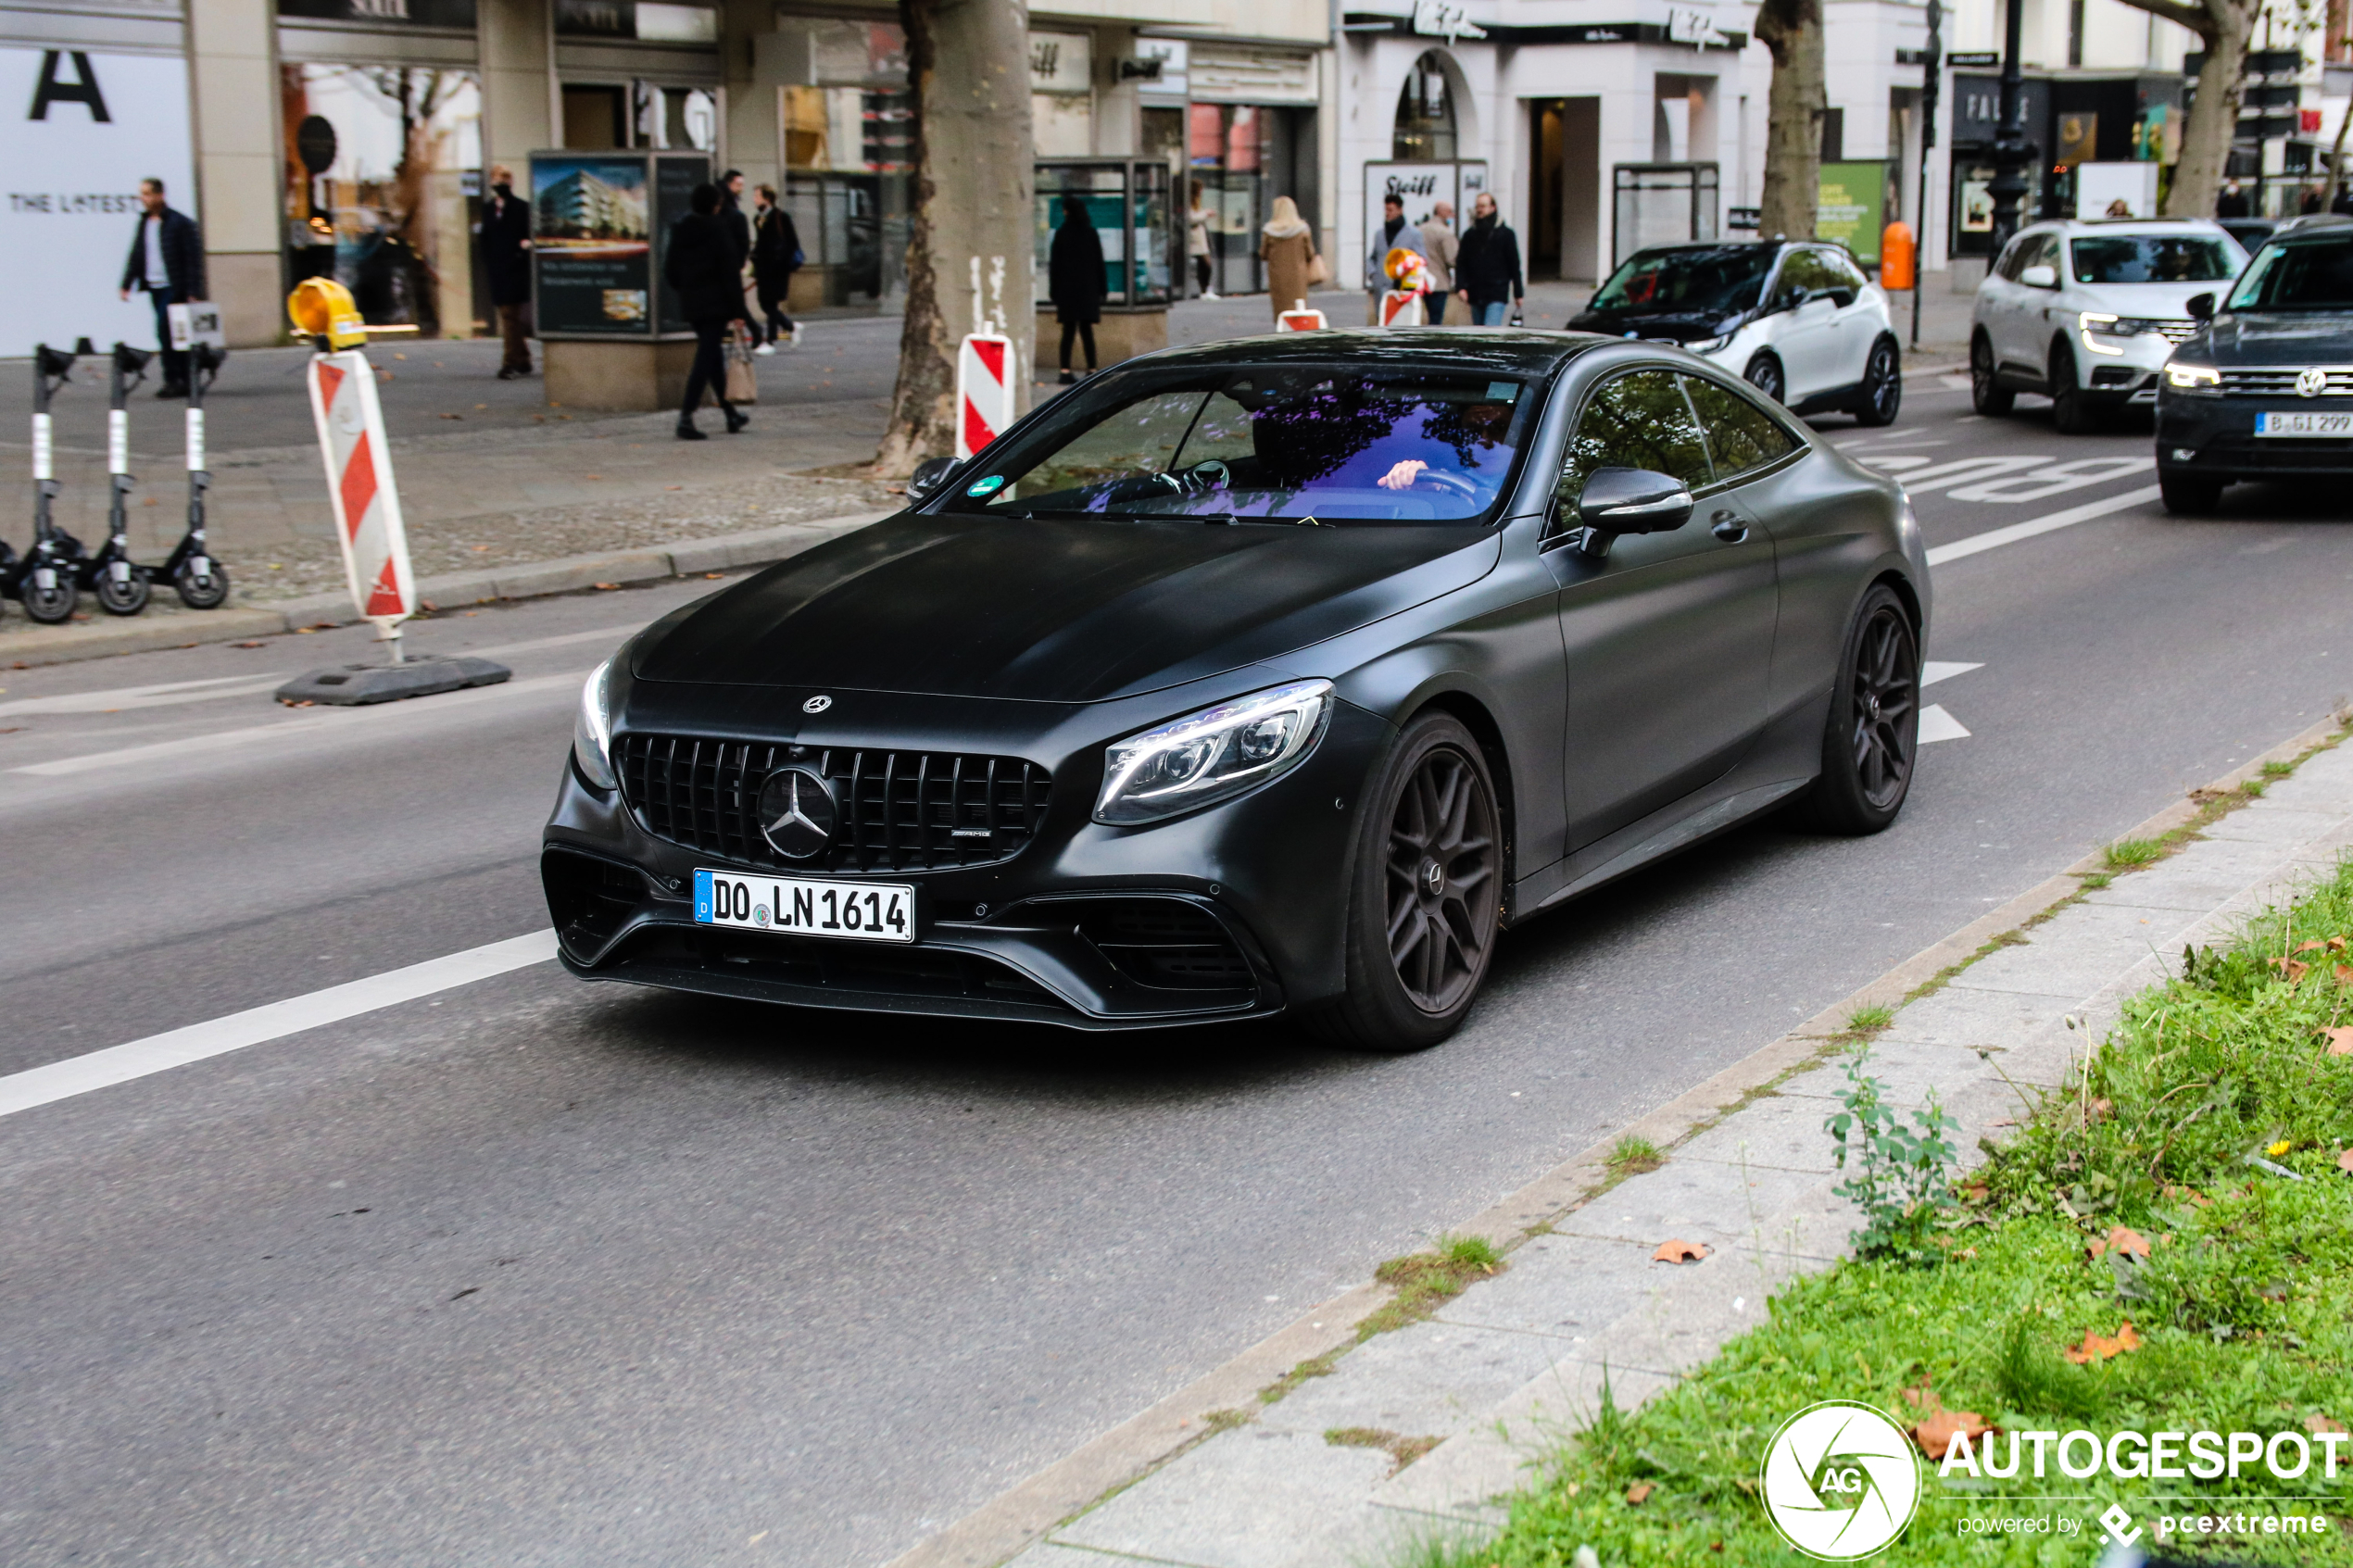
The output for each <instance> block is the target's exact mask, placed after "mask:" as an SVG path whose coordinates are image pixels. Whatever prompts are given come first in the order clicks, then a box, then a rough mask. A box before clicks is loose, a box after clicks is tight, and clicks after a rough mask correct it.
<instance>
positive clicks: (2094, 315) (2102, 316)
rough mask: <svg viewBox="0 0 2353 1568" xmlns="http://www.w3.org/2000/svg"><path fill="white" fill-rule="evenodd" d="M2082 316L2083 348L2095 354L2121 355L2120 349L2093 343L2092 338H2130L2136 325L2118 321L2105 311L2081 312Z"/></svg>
mask: <svg viewBox="0 0 2353 1568" xmlns="http://www.w3.org/2000/svg"><path fill="white" fill-rule="evenodd" d="M2135 326H2136V323H2133V322H2130V321H2120V320H2117V318H2116V317H2115V316H2114V315H2113V314H2112V313H2110V312H2108V311H2105V310H2086V311H2083V312H2082V338H2083V346H2084V347H2086V348H2088V349H2090V350H2091V351H2092V352H2093V353H2095V354H2121V353H2123V352H2124V350H2122V349H2121V348H2117V347H2113V346H2111V345H2108V344H2105V343H2098V342H2095V341H2094V336H2095V334H2097V336H2099V337H2131V336H2132V335H2133V332H2134V329H2135Z"/></svg>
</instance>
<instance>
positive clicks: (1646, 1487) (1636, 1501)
mask: <svg viewBox="0 0 2353 1568" xmlns="http://www.w3.org/2000/svg"><path fill="white" fill-rule="evenodd" d="M1656 1490H1658V1488H1657V1487H1656V1486H1653V1485H1652V1484H1651V1483H1650V1482H1648V1481H1637V1482H1635V1483H1634V1484H1633V1485H1632V1486H1629V1487H1627V1488H1626V1500H1627V1502H1628V1503H1629V1505H1631V1506H1633V1507H1636V1508H1639V1507H1641V1506H1642V1499H1644V1498H1646V1497H1649V1496H1650V1495H1651V1494H1652V1493H1653V1492H1655V1491H1656Z"/></svg>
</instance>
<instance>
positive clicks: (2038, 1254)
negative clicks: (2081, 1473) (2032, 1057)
mask: <svg viewBox="0 0 2353 1568" xmlns="http://www.w3.org/2000/svg"><path fill="white" fill-rule="evenodd" d="M2340 966H2342V967H2340ZM2349 1021H2353V863H2348V864H2347V865H2345V866H2341V867H2340V868H2339V869H2338V871H2337V872H2336V873H2335V874H2334V876H2333V877H2332V878H2331V879H2330V880H2329V881H2327V882H2326V883H2324V884H2321V885H2320V886H2318V887H2316V888H2314V889H2312V890H2311V891H2309V893H2308V894H2307V895H2306V896H2305V897H2302V898H2300V899H2299V900H2297V901H2296V903H2295V904H2294V905H2292V906H2291V907H2289V908H2287V909H2276V910H2273V911H2271V912H2270V913H2269V914H2267V915H2265V916H2263V917H2262V918H2260V919H2258V920H2256V921H2254V922H2250V924H2249V925H2248V926H2247V927H2246V930H2245V932H2244V933H2243V935H2241V937H2240V938H2239V940H2237V941H2236V942H2234V943H2233V944H2232V945H2231V946H2230V947H2228V948H2227V949H2225V950H2223V951H2220V952H2217V951H2214V950H2212V949H2203V950H2200V951H2197V952H2194V953H2188V954H2185V956H2184V962H2183V973H2182V975H2181V976H2180V977H2179V978H2177V979H2175V980H2172V981H2170V982H2168V983H2166V984H2164V985H2158V986H2154V987H2152V988H2150V989H2149V990H2147V991H2145V992H2144V993H2143V994H2142V995H2141V996H2139V997H2136V998H2134V1000H2133V1002H2132V1003H2131V1004H2130V1005H2129V1006H2128V1007H2127V1009H2126V1010H2125V1013H2124V1017H2123V1020H2122V1022H2120V1024H2119V1025H2118V1027H2117V1029H2116V1031H2115V1033H2114V1034H2113V1035H2111V1036H2110V1037H2109V1039H2108V1042H2107V1043H2106V1045H2105V1046H2104V1047H2103V1048H2102V1049H2101V1050H2100V1051H2099V1052H2098V1053H2096V1054H2095V1056H2094V1057H2093V1059H2092V1060H2091V1061H2090V1062H2089V1063H2088V1064H2087V1065H2086V1066H2085V1068H2084V1069H2083V1071H2082V1073H2081V1074H2080V1076H2079V1078H2078V1079H2077V1080H2076V1081H2075V1082H2073V1083H2071V1084H2070V1085H2068V1086H2067V1088H2066V1089H2065V1090H2064V1091H2063V1092H2059V1093H2055V1094H2053V1095H2051V1096H2049V1097H2047V1098H2045V1100H2044V1102H2043V1103H2042V1105H2041V1106H2040V1108H2039V1109H2038V1110H2037V1111H2036V1113H2035V1114H2034V1116H2033V1117H2032V1119H2031V1120H2030V1121H2029V1123H2028V1124H2027V1125H2026V1126H2025V1127H2024V1128H2022V1129H2021V1130H2020V1133H2019V1134H2018V1135H2016V1136H2015V1137H2014V1138H2013V1139H2012V1140H2011V1141H2010V1142H2009V1143H2008V1144H2007V1145H2006V1146H2004V1147H2003V1148H2000V1149H1999V1150H1998V1151H1996V1152H1995V1153H1994V1155H1993V1157H1992V1159H1991V1161H1990V1162H1989V1163H1988V1164H1987V1165H1985V1166H1984V1167H1982V1168H1981V1169H1980V1170H1978V1171H1976V1172H1974V1173H1970V1174H1969V1176H1968V1177H1966V1178H1965V1179H1964V1180H1963V1181H1962V1182H1961V1184H1960V1185H1959V1188H1958V1190H1957V1197H1956V1198H1955V1200H1954V1202H1953V1205H1952V1208H1951V1209H1950V1210H1949V1211H1948V1212H1947V1213H1945V1214H1944V1215H1943V1216H1942V1218H1941V1221H1940V1224H1939V1227H1938V1230H1937V1233H1936V1238H1935V1239H1936V1246H1935V1247H1934V1248H1932V1249H1931V1251H1932V1255H1933V1258H1934V1261H1931V1262H1927V1263H1916V1262H1905V1261H1897V1260H1894V1259H1890V1258H1856V1259H1850V1260H1848V1261H1843V1262H1841V1263H1840V1264H1838V1265H1836V1266H1835V1267H1833V1268H1831V1270H1830V1271H1829V1272H1827V1273H1821V1274H1816V1275H1812V1276H1809V1277H1806V1278H1804V1279H1801V1280H1799V1281H1796V1282H1795V1283H1793V1285H1792V1286H1789V1287H1788V1288H1787V1289H1786V1290H1785V1291H1784V1292H1783V1293H1782V1294H1781V1295H1780V1296H1779V1297H1777V1298H1774V1299H1773V1301H1772V1303H1771V1311H1770V1321H1769V1322H1768V1323H1766V1324H1765V1325H1764V1326H1761V1327H1759V1328H1757V1329H1755V1330H1753V1331H1751V1332H1750V1333H1748V1334H1746V1335H1744V1336H1741V1337H1740V1338H1738V1339H1735V1340H1733V1341H1731V1342H1730V1343H1729V1344H1727V1345H1726V1346H1725V1347H1724V1348H1722V1350H1721V1351H1720V1352H1719V1353H1718V1355H1717V1356H1716V1358H1715V1359H1714V1360H1713V1361H1709V1362H1708V1363H1707V1364H1705V1366H1703V1367H1701V1368H1700V1369H1699V1370H1697V1371H1696V1372H1694V1373H1692V1374H1691V1375H1689V1376H1688V1377H1686V1378H1685V1379H1684V1380H1683V1381H1682V1382H1680V1384H1678V1385H1677V1386H1674V1387H1672V1388H1670V1389H1667V1390H1666V1391H1664V1392H1662V1393H1661V1394H1659V1395H1658V1396H1657V1397H1656V1398H1655V1399H1653V1400H1651V1401H1650V1402H1649V1403H1648V1404H1646V1405H1644V1406H1643V1407H1642V1408H1641V1409H1640V1410H1638V1411H1622V1410H1619V1409H1617V1408H1616V1407H1615V1406H1614V1405H1613V1404H1611V1403H1610V1402H1608V1401H1607V1400H1606V1399H1605V1400H1604V1404H1603V1407H1602V1409H1601V1411H1600V1412H1599V1413H1598V1415H1597V1416H1596V1417H1595V1419H1593V1420H1592V1422H1591V1423H1590V1424H1588V1425H1587V1426H1586V1427H1585V1428H1584V1429H1583V1430H1582V1431H1580V1432H1579V1433H1577V1434H1576V1435H1575V1436H1574V1438H1573V1439H1572V1440H1570V1441H1567V1442H1566V1443H1565V1444H1564V1445H1563V1447H1562V1448H1561V1449H1560V1450H1559V1451H1558V1452H1557V1454H1556V1455H1554V1459H1553V1461H1552V1463H1551V1465H1550V1468H1549V1473H1548V1474H1547V1476H1546V1479H1545V1480H1544V1481H1543V1482H1542V1483H1541V1484H1540V1485H1538V1486H1534V1487H1532V1488H1531V1489H1529V1490H1528V1491H1526V1492H1523V1493H1521V1494H1519V1495H1518V1496H1517V1497H1516V1498H1515V1499H1513V1501H1512V1506H1511V1513H1510V1522H1509V1524H1508V1525H1507V1526H1506V1528H1505V1529H1504V1533H1503V1535H1502V1536H1501V1537H1499V1538H1497V1539H1495V1540H1494V1541H1492V1542H1490V1543H1488V1544H1486V1545H1483V1546H1478V1547H1476V1548H1466V1547H1459V1546H1448V1545H1446V1544H1443V1543H1431V1544H1429V1545H1427V1546H1426V1547H1424V1548H1422V1549H1420V1550H1419V1551H1418V1553H1417V1554H1416V1556H1415V1557H1413V1558H1412V1559H1411V1561H1412V1562H1414V1563H1416V1564H1417V1565H1419V1568H1487V1565H1494V1568H1571V1565H1572V1564H1577V1563H1579V1562H1580V1561H1582V1562H1599V1563H1600V1564H1602V1565H1603V1568H1617V1565H1620V1564H1644V1565H1648V1564H1669V1563H1675V1564H1680V1563H1693V1562H1737V1563H1781V1562H1790V1563H1795V1562H1804V1561H1806V1560H1805V1559H1804V1558H1802V1557H1800V1556H1799V1555H1798V1554H1797V1553H1796V1552H1795V1551H1793V1549H1790V1548H1789V1547H1788V1546H1787V1545H1785V1544H1784V1543H1783V1542H1782V1541H1781V1539H1780V1537H1779V1536H1778V1535H1777V1534H1776V1533H1775V1531H1774V1530H1773V1528H1772V1526H1771V1524H1769V1523H1768V1520H1767V1518H1766V1516H1765V1512H1764V1510H1763V1508H1762V1507H1761V1506H1760V1504H1759V1502H1758V1500H1757V1496H1756V1494H1757V1489H1758V1483H1757V1477H1758V1474H1759V1468H1760V1464H1761V1461H1762V1459H1763V1455H1764V1451H1765V1448H1766V1445H1767V1444H1768V1442H1769V1440H1770V1439H1771V1437H1772V1435H1773V1433H1774V1432H1775V1431H1776V1430H1777V1429H1778V1428H1779V1426H1780V1424H1781V1423H1782V1422H1783V1421H1785V1420H1786V1419H1787V1418H1788V1417H1790V1416H1791V1415H1793V1414H1794V1413H1796V1412H1797V1411H1799V1410H1801V1409H1803V1408H1804V1407H1806V1406H1807V1405H1809V1404H1812V1403H1815V1402H1816V1401H1818V1400H1821V1399H1860V1400H1864V1401H1867V1402H1869V1403H1871V1404H1875V1405H1878V1406H1879V1407H1880V1408H1881V1409H1882V1410H1885V1411H1888V1412H1889V1413H1890V1414H1892V1415H1894V1416H1896V1417H1897V1419H1898V1420H1899V1421H1903V1422H1906V1423H1909V1422H1912V1421H1916V1420H1918V1421H1926V1420H1928V1419H1930V1418H1931V1417H1932V1416H1934V1415H1935V1414H1936V1413H1937V1412H1938V1411H1945V1412H1971V1413H1973V1414H1974V1415H1976V1416H1977V1417H1979V1418H1980V1419H1982V1422H1984V1423H1988V1424H1992V1425H1993V1426H1994V1427H1995V1428H1997V1429H1999V1430H2003V1431H2032V1430H2043V1429H2050V1428H2057V1430H2059V1431H2062V1432H2065V1431H2069V1430H2071V1429H2075V1428H2079V1427H2081V1428H2085V1429H2089V1430H2093V1431H2095V1432H2097V1433H2100V1434H2102V1435H2105V1434H2107V1433H2110V1432H2114V1431H2119V1430H2128V1429H2129V1430H2133V1431H2138V1432H2142V1433H2154V1432H2160V1431H2164V1432H2198V1431H2214V1432H2223V1433H2229V1432H2233V1431H2237V1432H2251V1433H2256V1434H2259V1435H2262V1436H2265V1437H2266V1439H2267V1440H2268V1438H2269V1437H2270V1436H2271V1435H2272V1434H2278V1433H2290V1432H2293V1433H2296V1434H2298V1435H2301V1436H2306V1437H2313V1436H2317V1435H2319V1434H2322V1433H2326V1432H2341V1431H2343V1430H2345V1428H2346V1426H2347V1424H2353V1022H2349ZM2332 1031H2334V1033H2332ZM2125 1323H2130V1324H2132V1325H2133V1332H2132V1333H2130V1334H2126V1333H2124V1332H2123V1331H2122V1327H2121V1325H2123V1324H2125ZM2087 1336H2094V1337H2087ZM2120 1343H2121V1344H2122V1345H2123V1346H2124V1347H2125V1348H2121V1349H2103V1350H2100V1351H2092V1348H2093V1347H2094V1346H2095V1345H2102V1344H2104V1345H2105V1346H2108V1347H2113V1346H2116V1345H2118V1344H2120ZM2070 1349H2073V1350H2075V1351H2076V1358H2070V1355H2069V1354H2068V1352H2069V1351H2070ZM2087 1351H2092V1353H2089V1354H2088V1355H2087V1354H2086V1352H2087ZM2313 1451H2314V1454H2315V1460H2314V1463H2313V1465H2312V1467H2311V1469H2310V1471H2309V1473H2308V1474H2306V1475H2305V1476H2304V1477H2303V1478H2301V1479H2300V1480H2297V1481H2294V1482H2283V1481H2279V1480H2276V1479H2274V1478H2273V1477H2272V1476H2271V1474H2269V1472H2268V1471H2266V1470H2265V1469H2264V1468H2263V1467H2261V1466H2260V1465H2254V1466H2250V1467H2249V1468H2247V1469H2246V1470H2245V1471H2243V1472H2242V1473H2241V1474H2239V1475H2238V1476H2237V1477H2236V1478H2235V1479H2229V1478H2220V1479H2216V1480H2213V1481H2200V1480H2196V1479H2183V1480H2181V1481H2157V1482H2151V1481H2117V1480H2112V1479H2110V1478H2108V1476H2107V1475H2106V1474H2105V1473H2102V1474H2098V1475H2095V1477H2094V1478H2092V1479H2090V1480H2070V1479H2068V1478H2065V1477H2063V1476H2061V1475H2060V1474H2059V1473H2058V1472H2057V1470H2056V1469H2054V1470H2052V1472H2051V1473H2050V1474H2049V1476H2048V1477H2047V1478H2046V1479H2045V1481H2044V1482H2043V1483H2040V1484H2038V1483H2036V1482H2034V1481H2032V1479H2031V1478H2029V1477H2027V1476H2025V1475H2023V1474H2022V1475H2021V1478H2020V1480H2018V1481H2014V1482H2002V1481H1992V1480H1986V1481H1981V1482H1970V1481H1968V1480H1966V1479H1965V1478H1960V1477H1956V1478H1954V1479H1952V1480H1949V1481H1948V1480H1941V1479H1939V1478H1938V1477H1937V1476H1936V1474H1934V1470H1933V1467H1930V1468H1929V1469H1928V1470H1927V1472H1926V1473H1925V1484H1924V1488H1923V1492H1922V1499H1921V1503H1920V1507H1919V1512H1918V1514H1917V1515H1916V1516H1915V1517H1914V1519H1913V1522H1912V1524H1911V1526H1910V1528H1909V1529H1908V1530H1907V1531H1906V1533H1905V1534H1904V1536H1903V1537H1900V1538H1899V1539H1898V1540H1897V1541H1896V1542H1895V1543H1894V1545H1893V1546H1892V1547H1891V1548H1890V1549H1888V1550H1887V1552H1886V1553H1885V1554H1884V1555H1883V1556H1881V1557H1879V1558H1877V1559H1875V1560H1874V1561H1876V1562H1889V1563H1922V1564H1926V1563H1946V1562H1957V1561H1961V1560H1964V1559H1965V1560H1966V1561H1968V1562H1970V1563H1973V1564H1974V1563H1992V1564H2003V1565H2013V1564H2015V1565H2020V1568H2023V1565H2026V1564H2043V1563H2056V1562H2086V1563H2088V1562H2092V1561H2093V1560H2094V1559H2095V1557H2096V1556H2097V1555H2098V1546H2099V1544H2100V1541H2101V1535H2100V1530H2099V1526H2098V1525H2097V1524H2096V1523H2095V1520H2096V1516H2097V1515H2098V1514H2099V1513H2100V1512H2101V1511H2102V1510H2104V1509H2105V1508H2107V1507H2108V1504H2109V1503H2110V1502H2116V1503H2120V1504H2121V1505H2122V1506H2123V1507H2124V1508H2125V1509H2126V1511H2127V1512H2130V1513H2132V1514H2133V1515H2134V1516H2135V1517H2136V1518H2138V1519H2140V1520H2141V1521H2142V1522H2143V1523H2144V1524H2145V1523H2147V1522H2148V1521H2149V1519H2150V1517H2151V1515H2152V1514H2154V1513H2155V1512H2159V1511H2160V1510H2162V1511H2163V1512H2169V1513H2172V1514H2176V1515H2185V1514H2194V1515H2202V1516H2205V1517H2208V1518H2209V1519H2216V1518H2221V1517H2225V1516H2231V1515H2243V1516H2246V1517H2250V1518H2253V1519H2255V1520H2256V1522H2257V1524H2258V1529H2257V1530H2256V1532H2255V1533H2252V1534H2249V1533H2246V1531H2245V1530H2244V1529H2241V1530H2237V1531H2233V1532H2231V1533H2230V1534H2228V1535H2212V1536H2200V1535H2190V1536H2187V1537H2184V1536H2183V1535H2182V1534H2180V1533H2178V1532H2177V1533H2175V1534H2174V1535H2172V1537H2171V1538H2170V1539H2169V1540H2167V1541H2165V1542H2164V1546H2163V1549H2164V1551H2165V1552H2166V1553H2167V1554H2168V1555H2169V1556H2170V1557H2171V1559H2172V1560H2174V1561H2185V1562H2215V1563H2218V1564H2219V1563H2224V1562H2228V1563H2232V1564H2265V1565H2270V1564H2280V1565H2282V1568H2285V1565H2287V1564H2299V1565H2302V1564H2348V1565H2353V1450H2347V1452H2346V1454H2345V1460H2344V1461H2342V1462H2340V1464H2339V1466H2338V1469H2337V1475H2336V1478H2335V1479H2334V1480H2333V1481H2332V1480H2327V1479H2324V1478H2323V1475H2322V1465H2321V1463H2320V1462H2319V1459H2318V1455H2319V1453H2320V1451H2321V1445H2319V1444H2318V1443H2317V1442H2315V1443H2314V1444H2313ZM2030 1497H2031V1498H2032V1499H2033V1500H2024V1499H2028V1498H2030ZM2009 1499H2020V1500H2009ZM2052 1499H2057V1500H2052ZM2279 1512H2305V1513H2308V1514H2309V1513H2315V1512H2317V1513H2324V1514H2326V1515H2327V1516H2329V1518H2330V1519H2331V1521H2332V1527H2331V1528H2330V1529H2329V1530H2327V1531H2326V1532H2325V1533H2323V1534H2322V1535H2318V1536H2298V1537H2286V1536H2270V1535H2265V1534H2263V1533H2261V1532H2260V1528H2259V1525H2260V1520H2261V1517H2262V1516H2264V1515H2268V1514H2272V1513H2279ZM2024 1515H2042V1516H2046V1517H2050V1518H2052V1519H2053V1520H2056V1519H2057V1517H2058V1516H2060V1515H2066V1516H2069V1517H2071V1518H2072V1519H2074V1520H2075V1521H2077V1522H2078V1524H2077V1529H2076V1531H2075V1533H2074V1534H2073V1535H2072V1536H2071V1537H2070V1536H2062V1535H2059V1534H2058V1533H2057V1531H2056V1529H2053V1530H2051V1531H2050V1533H2043V1534H2005V1533H1994V1534H1990V1535H1987V1534H1976V1533H1972V1532H1971V1531H1970V1530H1969V1524H1968V1522H1969V1521H1970V1520H1972V1519H1975V1520H1998V1519H2001V1518H2005V1517H2017V1516H2024ZM2142 1544H2143V1546H2144V1547H2145V1548H2148V1547H2154V1546H2156V1545H2157V1542H2156V1540H2155V1538H2154V1532H2151V1534H2150V1536H2149V1537H2146V1538H2145V1539H2144V1541H2143V1543H2142ZM1580 1550H1582V1551H1584V1552H1587V1553H1590V1555H1588V1556H1585V1557H1583V1558H1581V1559H1580Z"/></svg>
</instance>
